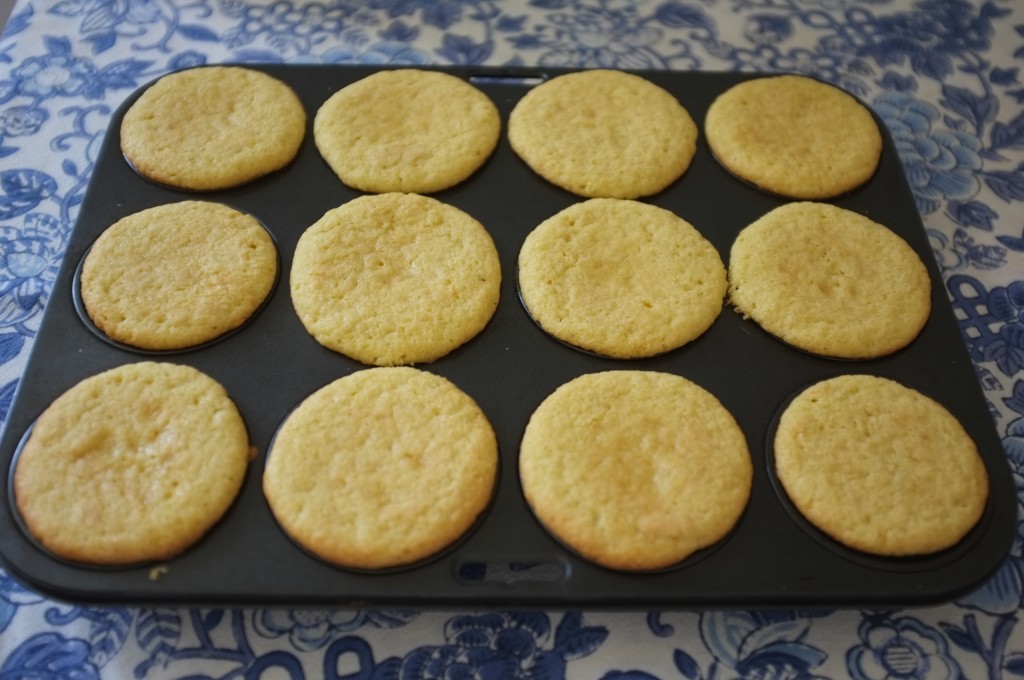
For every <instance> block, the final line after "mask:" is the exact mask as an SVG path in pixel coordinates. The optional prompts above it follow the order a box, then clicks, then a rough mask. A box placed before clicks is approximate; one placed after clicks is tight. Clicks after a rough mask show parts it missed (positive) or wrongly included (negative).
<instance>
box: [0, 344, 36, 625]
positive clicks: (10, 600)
mask: <svg viewBox="0 0 1024 680" xmlns="http://www.w3.org/2000/svg"><path fill="white" fill-rule="evenodd" d="M2 346H3V343H2V342H0V348H2ZM42 601H43V598H42V596H40V595H36V594H35V593H33V592H31V591H29V590H25V588H23V587H22V586H21V585H19V584H18V582H17V581H15V580H14V579H12V578H11V577H10V576H8V575H7V574H5V573H3V572H0V634H3V632H4V630H6V629H7V626H8V625H9V624H10V623H11V620H12V619H14V615H15V614H16V613H17V611H18V608H19V607H23V606H25V605H30V604H37V603H39V602H42Z"/></svg>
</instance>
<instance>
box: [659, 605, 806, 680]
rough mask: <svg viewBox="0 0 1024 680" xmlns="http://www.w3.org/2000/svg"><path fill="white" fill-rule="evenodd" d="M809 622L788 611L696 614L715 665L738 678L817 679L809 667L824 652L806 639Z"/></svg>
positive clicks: (710, 673) (710, 674) (767, 679)
mask: <svg viewBox="0 0 1024 680" xmlns="http://www.w3.org/2000/svg"><path fill="white" fill-rule="evenodd" d="M811 623H812V622H811V620H810V618H807V617H803V616H799V615H797V614H796V613H790V612H740V611H735V612H732V611H729V612H708V613H705V614H702V615H701V617H700V635H701V638H702V639H703V640H704V644H705V645H706V646H707V648H708V650H709V651H710V652H711V653H712V654H713V655H714V657H715V660H716V662H715V667H717V666H719V665H724V666H726V667H728V668H731V669H732V670H734V671H735V672H736V673H737V674H738V675H739V677H741V678H761V679H763V680H820V676H818V675H816V674H814V672H813V671H814V669H815V668H817V667H818V666H820V665H821V664H822V663H824V661H825V659H826V654H825V653H824V652H823V651H821V650H820V649H818V648H817V647H814V646H813V645H810V644H808V643H807V641H806V638H807V634H808V633H809V632H810V628H811ZM677 662H678V661H677ZM715 675H716V674H715V673H714V669H712V672H709V673H708V676H709V677H715Z"/></svg>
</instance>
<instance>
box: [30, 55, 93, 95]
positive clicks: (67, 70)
mask: <svg viewBox="0 0 1024 680" xmlns="http://www.w3.org/2000/svg"><path fill="white" fill-rule="evenodd" d="M95 73H96V69H95V67H93V65H92V62H90V61H88V60H86V59H81V58H78V57H74V56H72V55H71V54H67V53H64V52H63V51H61V52H56V53H53V52H51V53H49V54H46V55H43V56H41V57H29V58H28V59H26V60H25V62H24V63H23V64H22V65H21V66H19V67H18V68H16V69H14V72H13V75H14V79H15V82H16V83H17V91H18V93H19V94H22V95H25V96H28V97H32V98H34V99H36V100H42V99H47V98H50V97H58V96H60V97H77V96H79V95H82V94H86V95H87V96H88V95H89V93H88V92H87V88H89V81H90V79H91V78H92V76H93V75H94V74H95Z"/></svg>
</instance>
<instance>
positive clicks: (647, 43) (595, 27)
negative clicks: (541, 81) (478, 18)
mask: <svg viewBox="0 0 1024 680" xmlns="http://www.w3.org/2000/svg"><path fill="white" fill-rule="evenodd" d="M550 22H551V24H552V26H554V32H553V35H552V36H551V37H544V36H538V37H537V39H536V41H535V42H534V43H533V44H532V45H530V46H536V47H542V48H544V49H546V51H545V53H544V54H542V55H541V57H540V60H539V63H540V64H541V65H542V66H558V67H586V68H620V69H649V68H658V67H662V68H663V67H664V66H665V61H664V59H663V58H662V57H661V56H660V55H658V53H657V52H656V51H655V50H654V45H655V43H657V42H658V40H660V38H661V36H662V32H661V30H660V29H658V28H653V27H650V26H646V25H645V24H644V23H642V22H641V21H638V19H637V17H636V14H635V12H634V11H632V10H630V9H625V10H609V9H597V8H592V7H585V6H582V7H575V8H573V11H572V12H571V13H559V14H553V15H552V16H551V17H550ZM523 46H524V47H525V43H524V45H523Z"/></svg>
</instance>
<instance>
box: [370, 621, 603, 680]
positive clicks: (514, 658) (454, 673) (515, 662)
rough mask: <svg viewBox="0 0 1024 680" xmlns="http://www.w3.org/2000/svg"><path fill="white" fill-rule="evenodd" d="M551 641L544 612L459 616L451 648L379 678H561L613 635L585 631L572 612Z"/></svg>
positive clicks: (449, 633)
mask: <svg viewBox="0 0 1024 680" xmlns="http://www.w3.org/2000/svg"><path fill="white" fill-rule="evenodd" d="M550 637H551V624H550V622H549V620H548V617H547V615H546V614H543V613H539V612H538V613H528V612H522V613H514V612H501V613H498V612H495V613H493V614H482V615H479V616H474V615H465V616H456V617H455V618H452V619H450V620H449V621H448V623H447V624H446V625H445V640H446V644H444V645H440V646H428V647H420V648H418V649H416V650H414V651H412V652H411V653H409V654H407V655H406V656H405V657H404V658H402V659H397V658H391V659H387V660H385V661H384V662H382V663H381V664H380V665H379V666H378V667H377V672H376V673H375V675H374V678H375V679H376V678H380V680H383V679H384V678H401V679H402V680H427V679H430V680H433V679H435V678H436V679H438V680H440V679H445V680H447V679H448V678H495V679H498V678H500V679H501V680H515V679H516V678H522V679H524V680H525V679H526V678H561V677H564V676H565V668H566V663H567V662H568V661H569V660H571V659H577V658H581V657H584V656H587V655H588V654H590V653H592V652H593V651H594V650H595V649H597V648H598V647H599V646H600V645H601V644H602V643H603V642H604V640H605V639H606V638H607V637H608V631H607V629H605V628H603V627H588V626H584V625H583V618H582V616H581V615H580V614H579V613H577V612H569V613H567V614H566V615H565V616H564V617H563V618H562V620H561V622H560V623H559V624H558V627H557V628H556V630H555V634H554V640H553V642H552V641H551V639H550Z"/></svg>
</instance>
